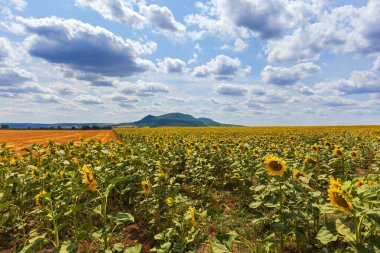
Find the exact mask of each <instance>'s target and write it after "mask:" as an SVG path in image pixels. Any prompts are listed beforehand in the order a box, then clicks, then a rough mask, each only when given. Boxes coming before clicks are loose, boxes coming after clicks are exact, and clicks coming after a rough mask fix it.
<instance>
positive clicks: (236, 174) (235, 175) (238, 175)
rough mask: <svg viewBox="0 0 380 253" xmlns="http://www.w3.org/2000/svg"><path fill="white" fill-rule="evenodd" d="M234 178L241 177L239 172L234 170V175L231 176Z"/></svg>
mask: <svg viewBox="0 0 380 253" xmlns="http://www.w3.org/2000/svg"><path fill="white" fill-rule="evenodd" d="M231 178H232V179H240V174H239V173H238V172H234V173H233V174H232V177H231Z"/></svg>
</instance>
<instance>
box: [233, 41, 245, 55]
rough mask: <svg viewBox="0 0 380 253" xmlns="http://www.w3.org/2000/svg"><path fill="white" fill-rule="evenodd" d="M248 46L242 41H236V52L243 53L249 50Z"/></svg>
mask: <svg viewBox="0 0 380 253" xmlns="http://www.w3.org/2000/svg"><path fill="white" fill-rule="evenodd" d="M248 46H249V45H248V44H247V43H245V42H244V41H243V40H242V39H236V40H235V48H234V51H236V52H241V51H244V50H245V49H247V48H248Z"/></svg>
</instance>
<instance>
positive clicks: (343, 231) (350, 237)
mask: <svg viewBox="0 0 380 253" xmlns="http://www.w3.org/2000/svg"><path fill="white" fill-rule="evenodd" d="M335 224H336V230H337V231H338V233H339V234H340V235H342V236H343V238H344V240H345V241H346V242H352V241H355V237H354V234H353V233H352V232H351V230H350V228H348V227H347V226H346V225H345V224H344V223H343V222H342V221H341V220H340V219H337V220H336V221H335Z"/></svg>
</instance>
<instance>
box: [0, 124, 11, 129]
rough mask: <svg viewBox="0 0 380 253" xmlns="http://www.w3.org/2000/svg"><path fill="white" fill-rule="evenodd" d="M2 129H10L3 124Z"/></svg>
mask: <svg viewBox="0 0 380 253" xmlns="http://www.w3.org/2000/svg"><path fill="white" fill-rule="evenodd" d="M1 129H9V125H8V124H1Z"/></svg>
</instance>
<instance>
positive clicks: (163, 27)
mask: <svg viewBox="0 0 380 253" xmlns="http://www.w3.org/2000/svg"><path fill="white" fill-rule="evenodd" d="M76 4H77V5H79V6H82V7H87V8H90V9H92V10H94V11H96V12H98V13H99V14H100V15H102V17H103V18H105V19H108V20H111V21H114V22H119V23H122V24H125V25H128V26H131V27H132V28H134V29H142V28H144V27H146V26H150V27H153V28H154V29H157V30H158V31H159V32H161V33H163V34H164V35H167V36H172V34H176V35H183V33H184V32H185V31H186V27H185V26H184V25H183V24H181V23H179V22H178V21H176V20H175V17H174V15H173V13H172V11H171V10H170V9H169V8H168V7H166V6H158V5H156V4H152V5H146V4H145V1H135V0H106V1H103V0H76Z"/></svg>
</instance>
